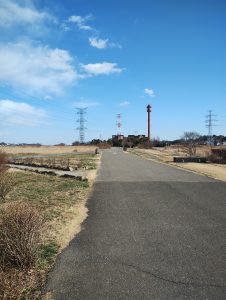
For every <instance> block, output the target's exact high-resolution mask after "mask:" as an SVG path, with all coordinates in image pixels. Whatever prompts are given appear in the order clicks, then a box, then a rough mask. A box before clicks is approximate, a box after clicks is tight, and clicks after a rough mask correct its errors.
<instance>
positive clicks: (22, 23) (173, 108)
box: [0, 0, 226, 144]
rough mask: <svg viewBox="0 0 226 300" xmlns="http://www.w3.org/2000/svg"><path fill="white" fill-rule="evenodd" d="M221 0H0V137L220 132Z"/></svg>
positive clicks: (225, 119) (224, 99)
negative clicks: (210, 120)
mask: <svg viewBox="0 0 226 300" xmlns="http://www.w3.org/2000/svg"><path fill="white" fill-rule="evenodd" d="M225 15H226V1H225V0H214V1H213V0H199V1H196V0H183V1H181V0H170V1H169V0H158V1H155V0H140V1H135V0H134V1H131V0H124V1H121V0H107V1H103V0H95V1H94V0H73V1H69V0H67V1H65V0H33V1H32V0H30V1H29V0H1V1H0V141H5V142H28V143H30V142H40V143H43V144H54V143H59V142H65V143H71V142H72V141H75V140H78V131H77V130H76V128H77V127H78V123H77V122H76V119H77V117H78V116H77V115H76V107H88V110H87V115H86V119H87V124H86V127H87V131H86V140H87V141H88V140H90V139H93V138H109V137H111V135H112V134H115V133H116V132H117V129H116V114H118V113H121V114H122V123H123V128H122V132H123V133H124V134H125V135H127V134H138V133H141V134H146V131H147V130H146V119H147V116H146V105H147V104H148V103H150V104H151V105H152V108H153V109H152V110H153V112H152V136H154V137H157V136H158V137H160V138H161V139H175V138H177V137H180V136H181V135H182V133H183V132H184V131H188V130H189V131H190V130H196V131H198V132H199V133H201V134H205V133H206V132H207V131H206V128H205V123H204V120H205V115H206V114H207V111H208V110H209V109H213V110H214V113H215V114H216V115H217V119H218V122H217V125H218V126H217V127H215V128H214V133H216V134H224V135H226V51H225V49H226V33H225V27H226V18H225Z"/></svg>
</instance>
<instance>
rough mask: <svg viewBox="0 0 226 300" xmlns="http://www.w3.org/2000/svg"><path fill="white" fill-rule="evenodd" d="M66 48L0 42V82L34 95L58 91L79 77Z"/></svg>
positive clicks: (27, 42)
mask: <svg viewBox="0 0 226 300" xmlns="http://www.w3.org/2000/svg"><path fill="white" fill-rule="evenodd" d="M72 63H73V59H72V57H71V56H70V54H69V53H68V52H67V51H66V50H62V49H58V48H56V49H51V48H49V47H48V46H42V45H34V44H32V43H31V42H29V41H23V42H20V43H15V44H5V45H0V66H1V68H0V83H1V84H4V85H8V86H11V87H13V88H17V89H19V90H21V89H23V90H25V91H29V92H31V93H35V94H38V95H46V94H47V95H49V94H60V93H61V92H62V90H63V89H64V88H65V87H66V86H68V85H70V84H72V83H73V82H75V81H76V80H78V79H79V75H78V74H77V72H76V70H75V68H74V67H73V64H72Z"/></svg>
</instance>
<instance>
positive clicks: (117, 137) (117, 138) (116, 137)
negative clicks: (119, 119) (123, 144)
mask: <svg viewBox="0 0 226 300" xmlns="http://www.w3.org/2000/svg"><path fill="white" fill-rule="evenodd" d="M123 140H124V135H122V134H118V135H112V141H123Z"/></svg>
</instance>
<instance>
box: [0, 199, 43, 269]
mask: <svg viewBox="0 0 226 300" xmlns="http://www.w3.org/2000/svg"><path fill="white" fill-rule="evenodd" d="M43 225H44V219H43V217H42V216H41V214H40V213H39V211H38V210H37V209H35V208H33V207H32V206H31V205H29V204H27V203H24V202H16V203H11V204H9V205H8V206H6V207H5V208H3V210H2V211H1V215H0V259H1V261H2V265H4V266H15V267H19V268H21V269H26V268H29V267H32V266H33V265H34V264H35V262H36V259H37V255H38V250H39V247H40V243H41V229H42V228H43Z"/></svg>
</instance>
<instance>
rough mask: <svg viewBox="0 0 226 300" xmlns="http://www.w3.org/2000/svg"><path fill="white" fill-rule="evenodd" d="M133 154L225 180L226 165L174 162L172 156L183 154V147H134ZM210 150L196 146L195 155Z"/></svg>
mask: <svg viewBox="0 0 226 300" xmlns="http://www.w3.org/2000/svg"><path fill="white" fill-rule="evenodd" d="M132 152H134V153H135V154H138V155H140V156H142V157H144V158H146V159H154V160H158V161H160V162H164V163H168V164H170V165H172V166H175V167H179V168H183V169H186V170H190V171H193V172H197V173H199V174H202V175H207V176H209V177H212V178H215V179H218V180H222V181H225V182H226V165H218V164H213V163H206V164H203V163H174V162H173V157H174V156H184V155H185V152H184V151H183V147H181V146H174V147H165V148H153V149H134V150H132ZM210 152H211V149H210V147H209V146H200V147H197V155H199V156H208V155H209V154H210Z"/></svg>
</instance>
